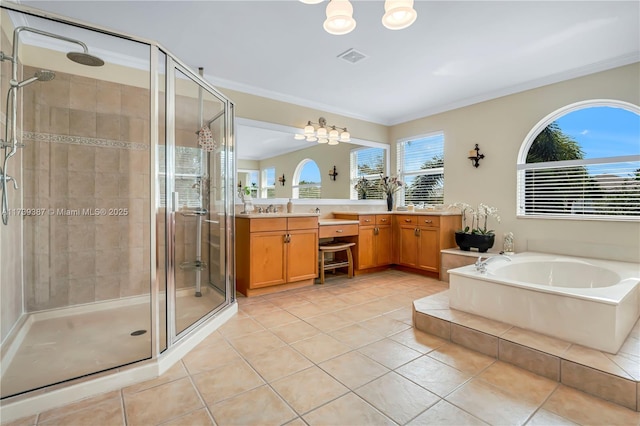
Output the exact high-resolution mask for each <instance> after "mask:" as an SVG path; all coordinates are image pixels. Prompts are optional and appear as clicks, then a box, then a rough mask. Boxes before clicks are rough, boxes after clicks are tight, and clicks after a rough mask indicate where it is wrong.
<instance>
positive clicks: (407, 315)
mask: <svg viewBox="0 0 640 426" xmlns="http://www.w3.org/2000/svg"><path fill="white" fill-rule="evenodd" d="M384 316H385V317H389V318H391V319H394V320H396V321H400V322H403V323H405V324H408V325H412V324H413V308H412V307H411V305H409V306H407V307H405V308H400V309H396V310H395V311H391V312H387V313H386V314H384Z"/></svg>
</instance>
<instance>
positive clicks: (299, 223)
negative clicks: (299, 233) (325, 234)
mask: <svg viewBox="0 0 640 426" xmlns="http://www.w3.org/2000/svg"><path fill="white" fill-rule="evenodd" d="M287 220H288V224H287V229H288V230H293V229H310V228H317V227H318V218H317V217H315V216H313V217H290V218H289V219H287Z"/></svg>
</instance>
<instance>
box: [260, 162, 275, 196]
mask: <svg viewBox="0 0 640 426" xmlns="http://www.w3.org/2000/svg"><path fill="white" fill-rule="evenodd" d="M269 170H273V176H274V181H273V185H268V182H269V180H268V178H267V175H268V171H269ZM275 175H276V168H275V167H265V168H264V169H262V172H261V173H260V198H269V197H268V193H269V190H270V189H273V193H274V194H275V191H276V182H275V181H276V178H275ZM274 197H275V195H274ZM274 197H272V198H274Z"/></svg>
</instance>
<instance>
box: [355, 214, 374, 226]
mask: <svg viewBox="0 0 640 426" xmlns="http://www.w3.org/2000/svg"><path fill="white" fill-rule="evenodd" d="M359 220H360V226H367V225H375V224H376V217H375V215H372V214H366V215H362V214H361V215H360V217H359Z"/></svg>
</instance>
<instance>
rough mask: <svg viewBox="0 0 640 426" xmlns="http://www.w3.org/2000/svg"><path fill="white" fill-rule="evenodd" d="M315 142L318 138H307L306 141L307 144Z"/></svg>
mask: <svg viewBox="0 0 640 426" xmlns="http://www.w3.org/2000/svg"><path fill="white" fill-rule="evenodd" d="M317 140H318V138H316V137H315V136H307V141H308V142H315V141H317Z"/></svg>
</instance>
